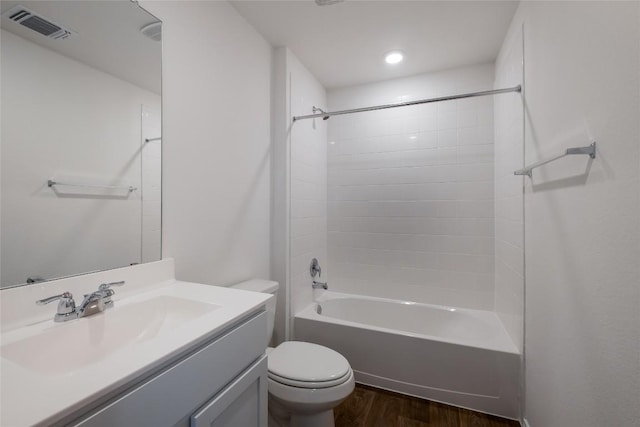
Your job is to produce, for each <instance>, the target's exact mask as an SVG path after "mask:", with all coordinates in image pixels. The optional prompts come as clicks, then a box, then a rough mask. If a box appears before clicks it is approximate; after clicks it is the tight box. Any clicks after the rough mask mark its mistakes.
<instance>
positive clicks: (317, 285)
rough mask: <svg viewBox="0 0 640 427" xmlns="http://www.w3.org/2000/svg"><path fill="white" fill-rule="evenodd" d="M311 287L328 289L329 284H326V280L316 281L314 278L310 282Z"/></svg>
mask: <svg viewBox="0 0 640 427" xmlns="http://www.w3.org/2000/svg"><path fill="white" fill-rule="evenodd" d="M311 287H312V288H313V289H329V286H327V282H318V281H316V280H314V281H313V282H312V283H311Z"/></svg>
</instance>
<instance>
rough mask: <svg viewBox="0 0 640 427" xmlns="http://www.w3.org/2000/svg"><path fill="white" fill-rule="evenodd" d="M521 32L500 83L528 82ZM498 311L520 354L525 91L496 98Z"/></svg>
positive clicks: (515, 33)
mask: <svg viewBox="0 0 640 427" xmlns="http://www.w3.org/2000/svg"><path fill="white" fill-rule="evenodd" d="M522 61H523V53H522V31H521V28H520V27H518V26H515V25H514V26H513V27H512V31H511V32H510V33H509V34H508V35H507V38H506V39H505V42H504V45H503V47H502V49H501V50H500V54H499V55H498V59H497V60H496V80H495V87H496V88H506V87H513V86H517V85H521V86H522V85H523V82H522V75H523V62H522ZM494 111H495V114H494V128H495V198H496V201H495V244H496V252H495V310H496V313H498V316H500V319H501V320H502V324H503V325H504V326H505V329H506V330H507V332H508V333H509V335H510V337H511V339H512V340H513V342H514V343H515V344H516V346H517V347H518V349H519V350H520V353H521V354H522V352H523V345H524V338H523V336H524V212H523V210H524V204H523V200H524V193H523V178H521V177H518V176H514V174H513V172H514V171H515V170H516V169H520V168H522V167H523V166H524V165H523V161H524V113H523V101H522V96H521V95H520V94H516V93H509V94H503V95H498V96H495V97H494Z"/></svg>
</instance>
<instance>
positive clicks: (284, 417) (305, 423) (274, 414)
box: [269, 396, 335, 427]
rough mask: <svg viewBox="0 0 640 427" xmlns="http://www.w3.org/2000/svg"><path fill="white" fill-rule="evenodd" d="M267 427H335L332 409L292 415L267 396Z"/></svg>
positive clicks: (275, 400)
mask: <svg viewBox="0 0 640 427" xmlns="http://www.w3.org/2000/svg"><path fill="white" fill-rule="evenodd" d="M269 427H335V423H334V422H333V409H328V410H326V411H321V412H314V413H297V414H292V413H290V412H288V411H287V410H286V409H285V408H284V407H283V406H282V404H281V403H280V402H278V400H277V399H274V398H273V396H269Z"/></svg>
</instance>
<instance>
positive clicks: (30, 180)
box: [2, 31, 160, 285]
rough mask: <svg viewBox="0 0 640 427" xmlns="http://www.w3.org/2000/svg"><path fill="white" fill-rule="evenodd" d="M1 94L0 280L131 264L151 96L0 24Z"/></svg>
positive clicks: (137, 239)
mask: <svg viewBox="0 0 640 427" xmlns="http://www.w3.org/2000/svg"><path fill="white" fill-rule="evenodd" d="M2 99H3V104H4V106H5V109H4V111H3V114H2V151H3V156H2V184H3V186H2V210H3V212H2V213H3V215H2V247H3V251H2V256H3V258H2V264H3V269H2V274H3V275H2V284H3V285H11V284H18V283H24V282H25V281H26V279H27V277H29V276H38V275H39V276H43V277H44V278H47V279H51V278H55V277H61V276H66V275H70V274H77V273H81V272H87V271H93V270H102V269H105V268H115V267H122V266H126V265H129V264H131V263H137V262H140V260H141V251H142V249H141V241H142V239H141V237H142V231H141V226H142V224H141V197H142V188H141V152H142V151H141V150H142V143H141V130H142V125H141V107H142V104H144V105H147V106H150V107H152V108H155V109H158V108H159V104H160V98H159V96H158V95H157V94H154V93H151V92H149V91H146V90H144V89H141V88H139V87H137V86H134V85H132V84H130V83H128V82H125V81H123V80H120V79H117V78H115V77H113V76H111V75H109V74H106V73H104V72H102V71H99V70H97V69H94V68H91V67H89V66H86V65H84V64H82V63H80V62H77V61H74V60H72V59H69V58H67V57H65V56H62V55H59V54H57V53H55V52H53V51H51V50H48V49H45V48H43V47H41V46H38V45H36V44H34V43H31V42H29V41H27V40H25V39H22V38H20V37H18V36H15V35H13V34H11V33H8V32H6V31H2ZM6 106H11V108H6ZM50 178H56V179H57V180H59V181H63V182H64V181H69V182H72V183H82V184H101V185H123V184H124V185H127V186H128V185H131V186H135V187H137V188H138V189H137V190H136V191H135V192H132V193H131V194H129V192H128V191H117V192H113V191H105V190H90V189H78V188H74V187H62V186H60V187H55V188H54V189H52V188H49V187H47V185H46V182H47V180H48V179H50ZM158 220H159V218H158ZM149 231H150V233H153V232H154V231H155V232H156V233H157V236H155V238H157V239H159V229H155V230H149ZM151 259H153V260H157V259H159V253H156V257H155V258H151Z"/></svg>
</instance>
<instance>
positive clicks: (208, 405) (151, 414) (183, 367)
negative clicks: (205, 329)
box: [64, 311, 267, 427]
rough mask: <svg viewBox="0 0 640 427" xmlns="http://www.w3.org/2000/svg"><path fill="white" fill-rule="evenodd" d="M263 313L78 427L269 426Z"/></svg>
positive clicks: (79, 422) (84, 417)
mask: <svg viewBox="0 0 640 427" xmlns="http://www.w3.org/2000/svg"><path fill="white" fill-rule="evenodd" d="M266 334H267V316H266V313H265V312H264V311H261V312H259V313H258V314H255V315H253V316H252V317H250V318H249V319H248V320H245V321H244V322H242V323H240V324H239V325H235V326H234V327H232V328H230V329H227V330H226V331H223V332H222V333H221V334H219V335H217V336H216V337H214V338H213V339H211V340H209V341H208V342H205V343H203V344H201V345H200V346H198V347H197V348H194V349H193V351H191V352H189V353H188V354H187V355H186V356H183V357H181V358H179V359H178V360H176V361H174V362H173V363H170V364H169V366H168V367H167V368H166V369H163V370H161V371H160V372H159V373H156V374H154V375H152V376H151V377H150V378H148V379H146V380H144V381H143V382H142V383H139V384H137V385H134V386H132V387H130V388H129V389H128V390H125V391H124V392H123V393H121V394H119V395H118V396H116V397H114V398H111V399H109V400H108V401H107V402H105V403H102V404H101V405H100V407H98V408H97V409H93V410H92V412H90V413H89V414H85V415H82V416H81V418H80V419H78V418H76V420H75V421H72V422H70V423H67V422H65V423H64V424H71V425H75V426H82V427H112V426H123V427H126V426H136V427H143V426H149V427H161V426H194V427H204V426H216V427H218V426H220V427H222V426H225V427H254V426H255V427H266V426H267V359H266V356H265V355H264V352H265V343H266Z"/></svg>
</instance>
